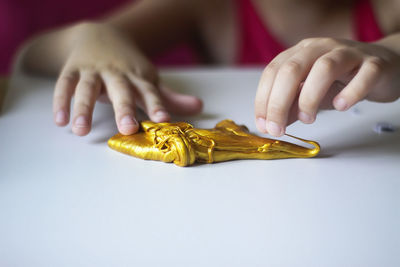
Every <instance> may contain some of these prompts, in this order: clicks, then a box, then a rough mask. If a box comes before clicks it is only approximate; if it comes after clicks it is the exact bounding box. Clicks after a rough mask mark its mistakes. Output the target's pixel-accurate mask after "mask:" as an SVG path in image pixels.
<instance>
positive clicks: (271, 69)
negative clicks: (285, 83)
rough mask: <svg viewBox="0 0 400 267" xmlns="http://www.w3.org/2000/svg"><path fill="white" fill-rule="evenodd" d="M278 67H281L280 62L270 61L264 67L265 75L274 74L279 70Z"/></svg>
mask: <svg viewBox="0 0 400 267" xmlns="http://www.w3.org/2000/svg"><path fill="white" fill-rule="evenodd" d="M278 69H279V66H278V63H276V62H274V61H272V62H271V63H269V64H268V65H267V66H266V67H265V68H264V71H263V75H264V76H268V75H270V74H272V73H275V72H277V70H278Z"/></svg>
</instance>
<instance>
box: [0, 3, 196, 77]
mask: <svg viewBox="0 0 400 267" xmlns="http://www.w3.org/2000/svg"><path fill="white" fill-rule="evenodd" d="M131 1H132V0H40V1H37V0H36V1H35V0H0V74H1V75H6V74H8V73H9V72H10V70H11V64H12V59H13V57H14V56H15V53H16V51H17V49H18V47H19V46H20V45H21V44H22V43H23V42H24V41H25V40H26V39H28V38H30V37H32V36H33V35H35V34H38V33H40V32H43V31H46V30H49V29H52V28H55V27H60V26H63V25H66V24H69V23H72V22H76V21H80V20H86V19H95V18H99V17H101V16H104V15H107V14H109V13H110V12H112V11H113V10H115V9H116V8H119V7H121V6H123V5H124V4H127V3H129V2H131ZM160 1H162V0H160ZM155 61H156V63H157V64H158V65H190V64H193V63H195V62H196V61H197V60H196V56H195V55H194V53H193V51H192V50H191V49H190V48H189V47H188V46H187V45H181V46H180V47H179V48H177V49H174V50H173V51H170V52H168V53H167V54H166V55H163V56H161V57H159V58H157V59H156V60H155Z"/></svg>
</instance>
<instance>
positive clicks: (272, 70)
mask: <svg viewBox="0 0 400 267" xmlns="http://www.w3.org/2000/svg"><path fill="white" fill-rule="evenodd" d="M297 50H298V47H292V48H290V49H288V50H285V51H284V52H282V53H280V54H279V55H278V56H277V57H275V58H274V59H273V60H272V61H271V62H270V63H269V64H268V65H267V67H265V69H264V71H263V73H262V74H261V78H260V82H259V83H258V88H257V93H256V97H255V101H254V113H255V117H256V126H257V129H258V130H259V131H260V132H262V133H266V128H265V126H266V114H267V103H268V101H269V96H270V92H271V89H272V86H273V84H274V80H275V78H276V74H277V72H278V70H279V68H280V66H281V65H282V63H283V62H285V61H286V60H287V59H288V58H290V57H291V56H293V55H294V53H295V52H296V51H297Z"/></svg>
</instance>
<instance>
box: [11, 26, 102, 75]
mask: <svg viewBox="0 0 400 267" xmlns="http://www.w3.org/2000/svg"><path fill="white" fill-rule="evenodd" d="M90 27H95V24H77V25H73V26H70V27H66V28H62V29H60V30H57V31H53V32H49V33H45V34H42V35H40V36H37V37H35V38H33V39H31V40H29V41H27V42H26V43H25V45H24V46H23V47H21V49H20V51H19V53H18V58H17V59H16V64H18V67H19V68H21V69H22V70H24V71H28V72H35V73H39V74H44V75H56V74H58V73H59V72H60V70H61V68H62V67H63V65H64V64H65V62H66V60H67V58H68V56H69V55H70V53H71V51H72V49H73V47H74V46H75V45H76V42H77V40H78V39H80V38H81V37H82V36H85V35H87V32H90V29H89V28H90Z"/></svg>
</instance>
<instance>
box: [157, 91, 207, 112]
mask: <svg viewBox="0 0 400 267" xmlns="http://www.w3.org/2000/svg"><path fill="white" fill-rule="evenodd" d="M160 95H161V99H162V100H163V103H165V106H166V108H167V110H169V111H170V112H172V113H174V114H176V115H184V116H191V115H196V114H198V113H200V112H201V111H202V109H203V102H202V101H201V99H200V98H198V97H195V96H191V95H185V94H179V93H176V92H174V91H172V90H171V89H170V88H167V87H165V86H161V87H160Z"/></svg>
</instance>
